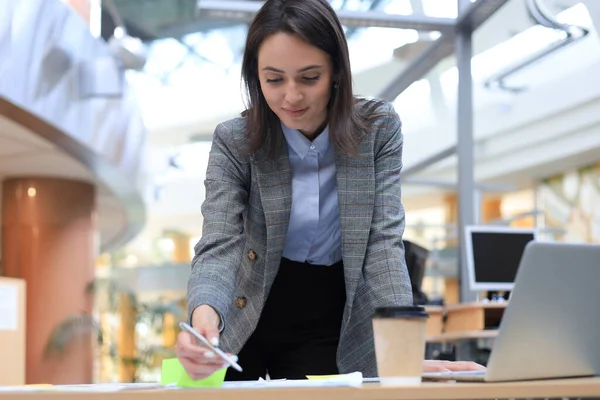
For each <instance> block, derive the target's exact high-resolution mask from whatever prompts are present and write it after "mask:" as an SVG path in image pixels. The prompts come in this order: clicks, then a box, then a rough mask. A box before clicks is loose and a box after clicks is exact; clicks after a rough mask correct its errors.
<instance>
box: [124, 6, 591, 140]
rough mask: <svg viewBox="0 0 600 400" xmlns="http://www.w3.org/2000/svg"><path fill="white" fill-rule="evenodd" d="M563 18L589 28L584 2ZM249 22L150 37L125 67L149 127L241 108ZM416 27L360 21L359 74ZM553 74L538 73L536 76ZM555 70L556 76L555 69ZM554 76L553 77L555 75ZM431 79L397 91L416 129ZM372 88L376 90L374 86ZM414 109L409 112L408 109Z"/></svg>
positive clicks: (413, 37)
mask: <svg viewBox="0 0 600 400" xmlns="http://www.w3.org/2000/svg"><path fill="white" fill-rule="evenodd" d="M331 3H332V5H333V6H334V8H336V9H340V8H342V7H343V8H344V9H348V10H367V9H369V7H370V5H371V1H370V0H369V1H362V0H331ZM379 4H380V7H381V10H383V11H385V12H387V13H393V14H402V15H410V14H412V13H413V11H414V10H413V8H412V6H411V4H419V3H417V2H415V0H413V1H412V2H411V0H387V1H386V0H384V1H381V2H379ZM421 4H422V10H417V11H422V12H424V13H425V14H426V15H428V16H433V17H456V15H457V8H456V4H457V2H456V1H455V0H422V3H421ZM558 19H559V21H561V22H567V23H574V24H578V25H582V26H586V27H591V26H592V23H591V19H590V16H589V14H588V13H587V9H586V8H585V6H584V5H583V4H581V3H580V4H578V5H576V6H574V7H571V8H569V9H567V10H565V11H563V12H562V13H561V14H560V15H559V16H558ZM562 35H563V34H562V33H560V32H557V31H554V30H552V29H547V28H543V27H541V26H534V27H532V28H530V29H527V30H525V31H524V32H521V33H519V34H517V35H515V36H514V37H512V38H511V39H509V40H507V41H505V42H503V43H501V44H499V45H497V46H495V47H493V48H491V49H489V50H487V51H485V52H483V53H481V54H478V55H476V56H475V57H474V58H473V77H474V80H475V81H476V82H482V81H483V80H484V79H486V78H487V77H489V76H490V75H492V74H494V73H496V72H498V71H500V70H502V69H503V68H505V67H508V66H510V65H512V64H513V63H515V62H517V61H518V60H520V59H522V58H523V57H525V56H528V55H531V54H533V53H535V52H537V51H539V50H541V49H542V48H544V47H545V46H547V45H548V44H550V43H552V42H554V41H556V40H560V39H561V38H562ZM245 36H246V27H245V26H244V25H236V26H231V27H228V28H223V29H218V30H213V31H209V32H198V33H193V34H190V35H187V36H185V37H183V38H182V39H181V41H178V40H175V39H163V40H158V41H155V42H153V43H152V44H151V45H150V48H149V58H148V62H147V64H146V66H145V69H144V71H143V72H141V73H135V72H131V73H128V77H127V78H128V81H129V83H130V84H131V86H132V87H133V88H134V89H135V90H136V92H137V93H138V97H139V101H140V104H141V108H142V113H143V115H144V121H145V123H146V125H147V127H148V129H149V130H150V131H151V132H152V131H156V130H164V129H168V128H170V127H174V126H180V125H185V124H188V123H195V122H198V121H200V120H208V121H211V120H216V119H219V118H222V117H228V116H231V115H235V114H237V113H238V112H239V111H241V110H242V109H243V107H244V105H243V101H242V96H241V92H240V88H241V86H240V63H241V58H242V54H243V46H244V41H245ZM418 39H419V35H418V33H417V32H416V31H414V30H401V29H391V28H376V27H372V28H361V29H356V30H352V31H350V32H349V38H348V43H349V47H350V56H351V64H352V70H353V73H354V74H357V73H361V72H364V71H367V70H369V69H371V68H373V67H376V66H379V65H382V64H385V63H390V62H391V61H392V60H393V51H394V49H396V48H398V47H400V46H402V45H404V44H407V43H412V42H416V41H417V40H418ZM548 76H549V75H544V74H534V79H544V77H548ZM550 77H551V75H550ZM436 79H438V80H439V84H440V85H441V89H442V94H443V95H444V97H445V98H446V99H454V98H455V97H456V87H457V81H458V77H457V71H456V68H455V67H450V68H449V69H447V70H446V71H445V72H444V71H442V73H441V75H439V76H438V77H437V78H436ZM550 79H551V78H550ZM430 85H431V83H430V82H429V81H428V80H422V81H419V82H415V83H414V84H413V85H412V86H411V87H410V88H409V89H407V90H406V91H405V92H404V93H403V94H402V95H400V96H399V97H398V98H397V99H396V101H395V103H394V104H395V106H396V107H397V108H398V109H401V110H403V111H404V112H403V118H404V119H405V120H406V119H407V118H408V119H409V120H408V121H405V124H406V123H408V122H409V121H410V120H413V121H414V123H410V124H408V125H409V126H411V127H412V128H413V129H414V130H418V129H421V128H426V127H427V126H430V125H432V124H433V123H434V122H435V118H434V116H435V115H434V112H433V111H434V110H433V109H432V107H433V105H432V102H431V95H432V92H431V87H430ZM373 95H376V94H375V93H374V94H373ZM407 110H410V112H407Z"/></svg>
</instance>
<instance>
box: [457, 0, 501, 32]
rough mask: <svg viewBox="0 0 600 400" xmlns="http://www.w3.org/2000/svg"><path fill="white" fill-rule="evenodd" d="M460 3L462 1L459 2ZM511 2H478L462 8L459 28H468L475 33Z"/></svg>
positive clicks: (487, 0)
mask: <svg viewBox="0 0 600 400" xmlns="http://www.w3.org/2000/svg"><path fill="white" fill-rule="evenodd" d="M459 1H460V0H459ZM509 1H510V0H478V1H476V2H475V3H471V2H469V4H467V5H466V6H462V7H461V9H460V12H459V13H458V20H457V23H456V25H457V28H458V29H464V28H467V29H469V30H471V31H472V32H474V31H475V30H477V28H479V27H480V26H481V25H482V24H483V23H484V22H485V21H487V20H488V19H489V18H490V17H491V16H492V15H493V14H494V13H495V12H496V11H498V10H499V9H500V7H502V6H503V5H505V4H506V3H508V2H509Z"/></svg>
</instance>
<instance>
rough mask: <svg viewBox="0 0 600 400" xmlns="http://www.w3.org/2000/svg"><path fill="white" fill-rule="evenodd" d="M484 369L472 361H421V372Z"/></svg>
mask: <svg viewBox="0 0 600 400" xmlns="http://www.w3.org/2000/svg"><path fill="white" fill-rule="evenodd" d="M482 369H485V367H484V366H483V365H480V364H477V363H475V362H472V361H443V360H425V361H423V372H450V371H476V370H482Z"/></svg>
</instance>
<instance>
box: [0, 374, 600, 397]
mask: <svg viewBox="0 0 600 400" xmlns="http://www.w3.org/2000/svg"><path fill="white" fill-rule="evenodd" d="M561 397H569V398H575V397H600V378H581V379H564V380H547V381H529V382H511V383H423V384H422V385H420V386H412V387H403V388H384V387H380V386H379V385H378V384H366V385H364V386H363V387H361V388H347V387H331V388H281V389H279V388H277V389H276V388H271V389H214V390H213V389H204V390H181V391H176V390H157V391H146V390H144V391H142V390H140V391H127V392H114V393H66V392H54V393H52V392H44V393H21V394H15V393H11V394H0V400H4V399H9V398H10V399H15V400H54V399H64V400H100V399H103V400H104V399H106V400H204V399H207V400H208V399H211V400H234V399H235V400H238V399H250V400H280V399H286V400H300V399H311V400H338V399H339V400H342V399H344V400H346V399H347V400H409V399H410V400H436V399H440V400H454V399H456V400H458V399H498V398H500V399H509V398H515V399H525V398H561Z"/></svg>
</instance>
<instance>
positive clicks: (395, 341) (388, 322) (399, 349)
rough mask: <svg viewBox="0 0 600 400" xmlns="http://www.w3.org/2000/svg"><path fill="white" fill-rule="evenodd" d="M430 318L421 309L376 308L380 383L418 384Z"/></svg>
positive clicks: (376, 347) (376, 340) (374, 320)
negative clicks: (428, 319)
mask: <svg viewBox="0 0 600 400" xmlns="http://www.w3.org/2000/svg"><path fill="white" fill-rule="evenodd" d="M427 318H429V315H428V314H427V313H426V312H425V309H424V308H423V307H417V306H415V307H385V308H377V309H376V310H375V313H374V314H373V335H374V339H375V356H376V358H377V369H378V371H379V378H380V380H381V384H382V385H384V386H399V385H413V384H419V383H420V382H421V374H422V373H423V359H424V357H425V332H426V324H427Z"/></svg>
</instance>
